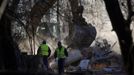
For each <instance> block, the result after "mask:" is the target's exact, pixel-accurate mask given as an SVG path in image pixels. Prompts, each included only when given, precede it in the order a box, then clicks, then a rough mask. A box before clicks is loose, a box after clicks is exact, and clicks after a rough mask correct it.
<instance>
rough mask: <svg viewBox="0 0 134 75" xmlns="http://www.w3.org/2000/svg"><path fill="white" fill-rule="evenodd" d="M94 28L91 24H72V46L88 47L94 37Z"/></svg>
mask: <svg viewBox="0 0 134 75" xmlns="http://www.w3.org/2000/svg"><path fill="white" fill-rule="evenodd" d="M96 33H97V32H96V29H95V27H94V26H92V25H91V24H87V25H78V24H76V25H75V26H74V33H73V36H72V37H71V40H72V41H71V45H72V46H73V47H74V48H78V49H83V48H88V47H89V46H90V45H91V43H92V42H93V41H94V39H95V37H96Z"/></svg>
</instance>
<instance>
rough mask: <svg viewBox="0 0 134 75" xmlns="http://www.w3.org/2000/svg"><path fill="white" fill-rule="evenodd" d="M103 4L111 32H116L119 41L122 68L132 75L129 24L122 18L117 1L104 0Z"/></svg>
mask: <svg viewBox="0 0 134 75" xmlns="http://www.w3.org/2000/svg"><path fill="white" fill-rule="evenodd" d="M104 2H105V5H106V10H107V12H108V15H109V18H110V20H111V23H112V26H113V30H114V31H115V32H116V34H117V36H118V39H119V44H120V48H121V52H122V56H123V59H124V66H125V68H126V70H127V72H128V73H129V75H133V74H132V70H133V68H132V67H131V66H132V64H133V63H131V62H130V57H131V56H130V54H129V52H130V50H131V46H132V37H131V30H130V24H129V23H128V22H127V21H126V20H125V19H124V18H123V15H122V12H121V9H120V6H119V3H118V0H104Z"/></svg>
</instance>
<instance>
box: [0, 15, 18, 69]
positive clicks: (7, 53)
mask: <svg viewBox="0 0 134 75" xmlns="http://www.w3.org/2000/svg"><path fill="white" fill-rule="evenodd" d="M0 34H1V35H0V37H1V38H0V51H1V53H2V58H3V61H4V67H5V69H6V70H16V69H17V62H16V56H15V48H14V43H13V38H12V36H11V22H10V20H9V19H8V18H7V17H6V16H5V14H4V15H3V16H2V19H1V20H0Z"/></svg>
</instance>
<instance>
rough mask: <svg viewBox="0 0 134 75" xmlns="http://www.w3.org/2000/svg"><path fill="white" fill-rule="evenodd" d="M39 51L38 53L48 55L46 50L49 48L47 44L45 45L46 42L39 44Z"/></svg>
mask: <svg viewBox="0 0 134 75" xmlns="http://www.w3.org/2000/svg"><path fill="white" fill-rule="evenodd" d="M40 47H41V51H40V53H39V54H40V55H43V56H44V55H45V56H48V54H49V53H48V50H49V48H48V46H47V45H46V44H42V45H41V46H40Z"/></svg>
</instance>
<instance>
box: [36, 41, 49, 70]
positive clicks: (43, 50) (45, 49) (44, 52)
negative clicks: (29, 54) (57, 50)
mask: <svg viewBox="0 0 134 75" xmlns="http://www.w3.org/2000/svg"><path fill="white" fill-rule="evenodd" d="M37 54H38V55H39V56H41V57H42V58H43V64H44V65H45V68H46V70H48V57H49V56H50V54H51V50H50V48H49V46H48V45H47V44H46V41H45V40H44V41H43V42H42V44H41V45H40V46H39V48H38V52H37Z"/></svg>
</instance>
